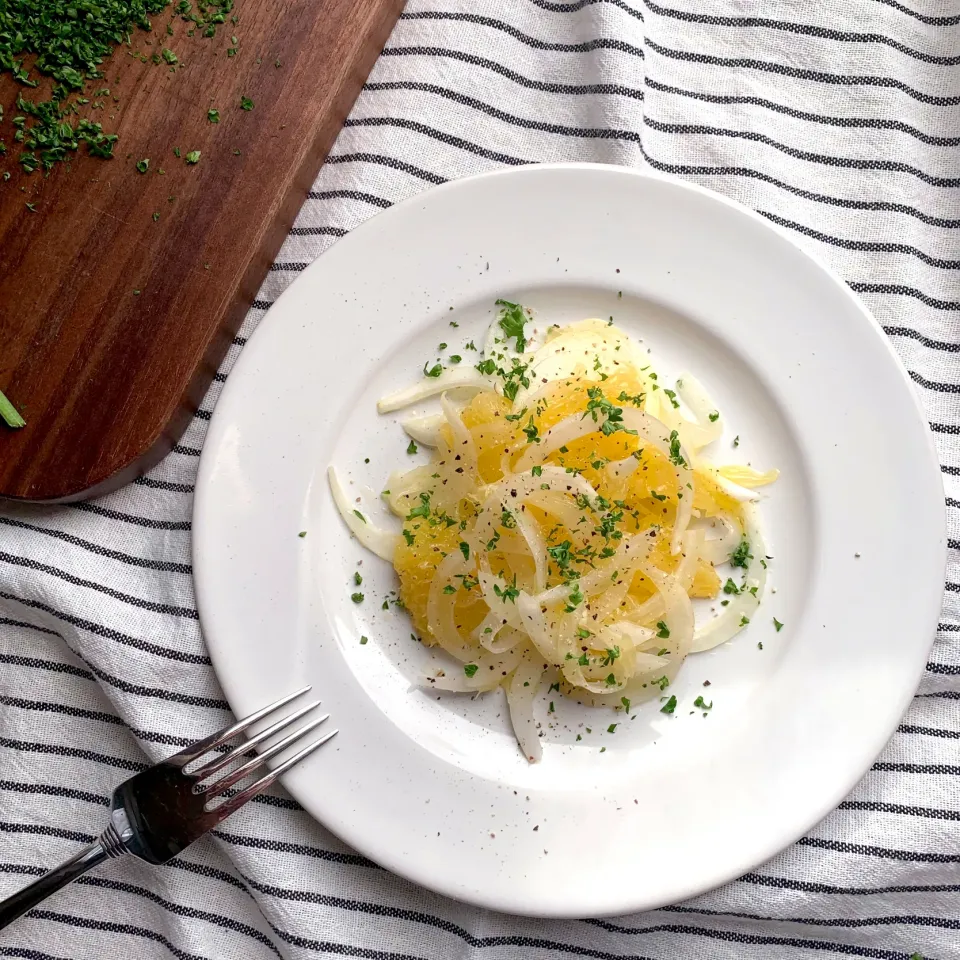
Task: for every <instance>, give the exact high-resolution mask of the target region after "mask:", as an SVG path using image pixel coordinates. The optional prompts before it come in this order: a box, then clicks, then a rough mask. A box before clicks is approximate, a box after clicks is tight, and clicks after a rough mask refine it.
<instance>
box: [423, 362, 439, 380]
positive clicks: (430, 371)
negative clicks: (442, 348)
mask: <svg viewBox="0 0 960 960" xmlns="http://www.w3.org/2000/svg"><path fill="white" fill-rule="evenodd" d="M441 373H443V367H442V366H441V365H440V364H439V363H435V364H434V365H433V366H432V367H428V366H427V364H424V365H423V375H424V376H425V377H439V376H440V374H441Z"/></svg>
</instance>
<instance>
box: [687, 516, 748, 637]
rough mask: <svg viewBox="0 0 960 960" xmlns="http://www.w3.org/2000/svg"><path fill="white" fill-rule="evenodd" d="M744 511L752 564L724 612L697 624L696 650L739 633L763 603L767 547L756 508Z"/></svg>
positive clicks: (745, 531)
mask: <svg viewBox="0 0 960 960" xmlns="http://www.w3.org/2000/svg"><path fill="white" fill-rule="evenodd" d="M743 515H744V521H745V523H744V537H745V538H746V540H747V542H748V543H749V544H750V551H751V553H752V554H753V559H752V560H750V566H749V567H748V568H747V572H746V579H745V581H744V583H743V584H742V586H740V592H739V593H738V594H736V595H734V596H732V597H730V603H729V604H728V605H727V606H726V607H724V609H723V612H722V613H720V614H719V615H718V616H716V617H713V618H712V619H710V620H708V621H707V622H706V623H703V624H700V626H698V627H697V630H696V633H695V635H694V638H693V646H692V647H691V651H692V652H693V653H701V652H703V651H704V650H712V649H713V648H714V647H717V646H719V645H720V644H721V643H725V642H726V641H727V640H729V639H730V638H731V637H733V636H735V635H736V634H738V633H739V632H740V631H741V630H742V629H743V627H745V626H746V623H745V622H744V620H746V621H747V623H748V622H749V620H750V615H751V614H752V613H753V612H754V611H755V610H756V609H757V607H759V606H760V601H761V600H762V599H763V591H764V588H765V586H766V583H767V568H766V567H765V566H764V564H765V563H766V557H765V550H766V547H765V546H764V543H763V538H762V537H761V536H760V530H759V527H758V525H757V521H756V517H755V516H754V513H753V510H752V509H751V508H750V507H747V506H745V507H744V511H743ZM761 561H762V562H761Z"/></svg>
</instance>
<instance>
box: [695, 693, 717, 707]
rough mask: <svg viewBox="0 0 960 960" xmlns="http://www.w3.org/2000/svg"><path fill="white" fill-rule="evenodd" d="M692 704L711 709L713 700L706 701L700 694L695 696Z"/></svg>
mask: <svg viewBox="0 0 960 960" xmlns="http://www.w3.org/2000/svg"><path fill="white" fill-rule="evenodd" d="M693 705H694V706H695V707H699V708H700V709H701V710H712V709H713V701H712V700H711V701H710V702H709V703H707V701H706V700H704V699H703V697H702V696H700V697H697V699H696V700H694V701H693Z"/></svg>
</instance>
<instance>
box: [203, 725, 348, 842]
mask: <svg viewBox="0 0 960 960" xmlns="http://www.w3.org/2000/svg"><path fill="white" fill-rule="evenodd" d="M339 732H340V731H339V730H331V731H330V733H327V734H325V735H324V736H322V737H321V738H320V739H319V740H315V741H314V742H313V743H311V744H310V745H309V746H307V747H304V748H303V749H302V750H301V751H299V752H298V753H295V754H294V755H293V756H292V757H291V758H290V759H289V760H284V762H283V763H281V764H280V766H279V767H274V769H273V770H271V771H270V772H269V773H267V774H265V775H264V776H262V777H261V778H260V779H259V780H256V781H254V782H253V783H251V784H250V786H249V787H247V788H246V789H245V790H241V791H240V792H239V793H238V794H235V795H234V796H232V797H229V798H228V799H227V800H224V802H223V803H221V804H220V806H219V807H214V809H213V810H210V811H208V815H212V816H215V817H217V818H218V819H217V822H218V823H219V822H220V821H221V820H224V819H225V818H226V817H229V816H230V814H231V813H233V812H234V811H235V810H238V809H239V808H240V807H242V806H243V805H244V804H245V803H246V802H247V801H248V800H249V799H250V798H251V797H255V796H256V795H257V794H258V793H260V792H261V791H262V790H266V788H267V787H269V786H270V784H272V783H273V782H274V781H275V780H276V779H277V777H279V776H280V774H282V773H285V772H286V771H287V770H289V769H290V768H291V767H292V766H295V765H296V764H298V763H299V762H300V761H301V760H303V759H304V757H307V756H309V755H310V754H311V753H313V751H314V750H316V749H317V748H318V747H322V746H323V745H324V744H325V743H326V742H327V741H328V740H332V739H333V738H334V737H335V736H336V735H337V734H338V733H339Z"/></svg>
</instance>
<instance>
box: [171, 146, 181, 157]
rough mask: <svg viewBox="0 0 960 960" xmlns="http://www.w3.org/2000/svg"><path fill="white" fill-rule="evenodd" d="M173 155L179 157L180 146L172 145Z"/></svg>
mask: <svg viewBox="0 0 960 960" xmlns="http://www.w3.org/2000/svg"><path fill="white" fill-rule="evenodd" d="M173 155H174V156H175V157H177V158H178V159H179V157H180V148H179V147H174V148H173Z"/></svg>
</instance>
